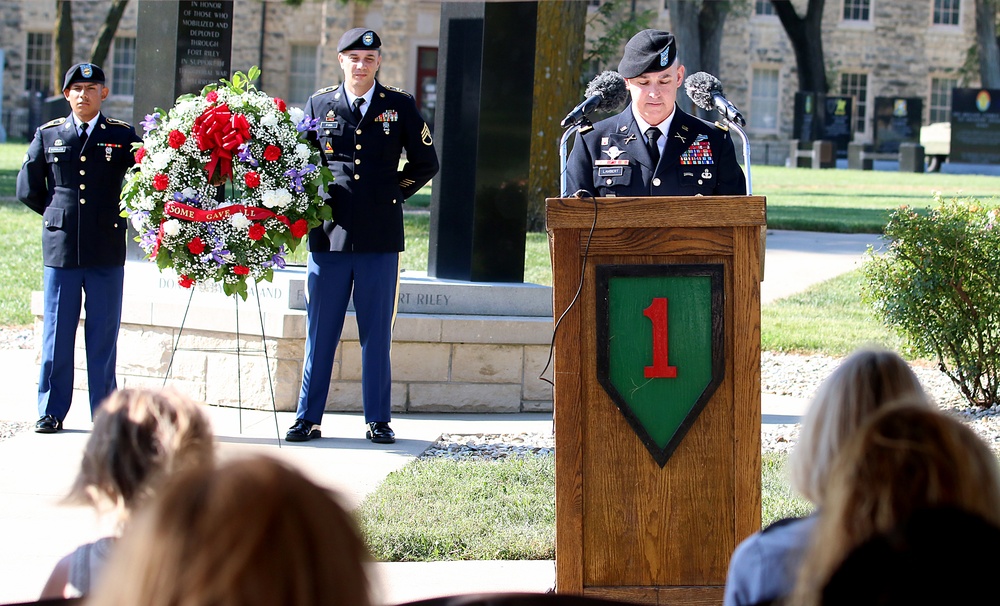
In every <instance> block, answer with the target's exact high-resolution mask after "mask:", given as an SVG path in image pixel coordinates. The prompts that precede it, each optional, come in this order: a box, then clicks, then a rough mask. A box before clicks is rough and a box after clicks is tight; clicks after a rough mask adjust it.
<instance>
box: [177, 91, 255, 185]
mask: <svg viewBox="0 0 1000 606" xmlns="http://www.w3.org/2000/svg"><path fill="white" fill-rule="evenodd" d="M191 134H193V135H194V136H195V141H197V142H198V149H200V150H201V151H208V152H210V153H211V160H209V162H208V164H206V165H205V171H206V172H208V181H209V182H210V183H211V184H212V185H222V184H223V183H225V182H226V181H228V180H229V179H232V177H233V152H234V151H235V150H236V148H238V147H239V146H240V145H242V144H243V143H245V142H246V141H249V140H250V124H249V123H247V119H246V116H244V115H243V114H234V113H232V112H231V111H229V106H228V105H226V104H225V103H223V104H222V105H213V106H212V107H209V108H208V109H206V110H205V111H204V112H202V114H201V115H200V116H198V117H197V118H195V121H194V126H193V127H192V128H191Z"/></svg>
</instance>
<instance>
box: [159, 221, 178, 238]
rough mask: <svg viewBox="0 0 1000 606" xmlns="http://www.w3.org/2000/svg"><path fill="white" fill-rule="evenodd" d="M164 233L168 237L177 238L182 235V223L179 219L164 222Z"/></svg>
mask: <svg viewBox="0 0 1000 606" xmlns="http://www.w3.org/2000/svg"><path fill="white" fill-rule="evenodd" d="M163 233H165V234H166V235H168V236H176V235H177V234H179V233H181V222H180V221H178V220H177V219H167V220H166V221H164V222H163Z"/></svg>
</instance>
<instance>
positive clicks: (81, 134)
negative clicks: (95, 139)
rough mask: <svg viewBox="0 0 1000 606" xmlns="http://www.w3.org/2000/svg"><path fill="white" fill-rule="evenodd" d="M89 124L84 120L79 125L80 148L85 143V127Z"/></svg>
mask: <svg viewBox="0 0 1000 606" xmlns="http://www.w3.org/2000/svg"><path fill="white" fill-rule="evenodd" d="M88 126H90V125H89V124H87V123H86V122H84V123H83V124H81V125H80V149H83V146H84V145H86V144H87V127H88Z"/></svg>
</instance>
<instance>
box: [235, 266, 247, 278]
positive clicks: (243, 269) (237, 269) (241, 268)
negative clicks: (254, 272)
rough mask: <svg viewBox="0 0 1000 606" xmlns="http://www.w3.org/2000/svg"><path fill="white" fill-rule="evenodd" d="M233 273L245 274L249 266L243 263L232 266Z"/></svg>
mask: <svg viewBox="0 0 1000 606" xmlns="http://www.w3.org/2000/svg"><path fill="white" fill-rule="evenodd" d="M233 273H234V274H236V275H237V276H245V275H247V274H249V273H250V268H249V267H247V266H245V265H237V266H235V267H233Z"/></svg>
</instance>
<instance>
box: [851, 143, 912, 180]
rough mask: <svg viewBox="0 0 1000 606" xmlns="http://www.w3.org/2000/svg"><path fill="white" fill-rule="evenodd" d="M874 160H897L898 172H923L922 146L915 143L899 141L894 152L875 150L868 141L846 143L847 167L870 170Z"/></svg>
mask: <svg viewBox="0 0 1000 606" xmlns="http://www.w3.org/2000/svg"><path fill="white" fill-rule="evenodd" d="M875 160H889V161H893V160H898V161H899V171H900V172H905V173H922V172H924V148H923V146H921V145H919V144H917V143H905V142H904V143H900V144H899V153H895V154H893V153H879V152H875V151H874V150H873V148H872V145H871V144H870V143H848V144H847V168H849V169H853V170H872V169H873V168H874V163H875Z"/></svg>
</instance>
